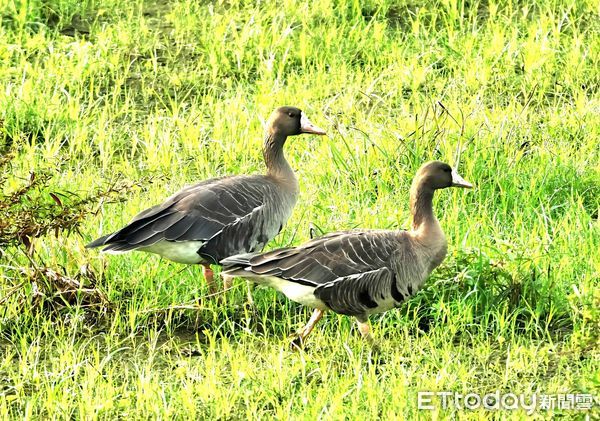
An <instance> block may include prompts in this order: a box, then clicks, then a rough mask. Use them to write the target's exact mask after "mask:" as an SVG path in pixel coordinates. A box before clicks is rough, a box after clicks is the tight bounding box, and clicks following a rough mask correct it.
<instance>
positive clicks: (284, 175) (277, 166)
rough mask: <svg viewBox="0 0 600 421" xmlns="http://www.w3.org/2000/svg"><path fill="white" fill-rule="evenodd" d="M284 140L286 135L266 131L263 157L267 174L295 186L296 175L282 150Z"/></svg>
mask: <svg viewBox="0 0 600 421" xmlns="http://www.w3.org/2000/svg"><path fill="white" fill-rule="evenodd" d="M286 140H287V136H285V135H282V134H279V133H277V132H268V133H267V135H266V136H265V142H264V145H263V157H264V160H265V165H266V166H267V175H269V176H271V177H273V178H275V179H276V180H279V181H281V182H284V183H286V184H289V185H290V186H295V188H297V184H298V183H297V180H296V176H295V174H294V171H293V170H292V167H291V166H290V164H289V163H288V162H287V160H286V159H285V154H284V152H283V146H284V144H285V141H286Z"/></svg>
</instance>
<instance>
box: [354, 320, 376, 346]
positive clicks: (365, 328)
mask: <svg viewBox="0 0 600 421" xmlns="http://www.w3.org/2000/svg"><path fill="white" fill-rule="evenodd" d="M356 324H357V325H358V331H359V332H360V334H361V336H362V337H363V339H364V340H365V341H367V343H368V344H369V345H370V346H371V348H372V350H373V351H374V352H379V346H378V345H377V342H376V341H375V338H374V337H373V335H372V334H371V327H370V326H369V321H368V320H367V321H366V322H361V321H360V320H356Z"/></svg>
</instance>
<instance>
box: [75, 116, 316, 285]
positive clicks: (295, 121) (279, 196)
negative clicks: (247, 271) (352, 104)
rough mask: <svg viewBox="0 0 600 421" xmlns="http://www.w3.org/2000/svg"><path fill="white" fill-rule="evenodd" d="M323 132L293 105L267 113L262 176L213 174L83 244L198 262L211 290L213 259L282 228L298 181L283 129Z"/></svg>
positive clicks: (257, 245) (244, 249)
mask: <svg viewBox="0 0 600 421" xmlns="http://www.w3.org/2000/svg"><path fill="white" fill-rule="evenodd" d="M302 133H311V134H316V135H324V134H325V131H323V130H322V129H320V128H319V127H317V126H315V125H313V124H312V123H311V122H310V121H309V120H308V118H307V117H306V115H305V114H304V113H303V112H302V111H301V110H299V109H298V108H295V107H280V108H278V109H276V110H275V111H274V112H273V113H272V114H271V117H270V118H269V120H268V124H267V131H266V136H265V142H264V146H263V156H264V160H265V164H266V166H267V174H266V175H238V176H228V177H219V178H212V179H210V180H205V181H202V182H200V183H198V184H195V185H192V186H188V187H185V188H184V189H183V190H181V191H179V192H178V193H175V194H174V195H173V196H171V197H169V198H168V199H167V200H166V201H165V202H164V203H162V204H160V205H156V206H154V207H151V208H149V209H146V210H145V211H143V212H141V213H139V214H138V215H136V216H135V217H134V218H133V220H132V221H131V222H130V223H129V224H128V225H126V226H125V227H123V228H121V229H120V230H118V231H116V232H114V233H112V234H108V235H105V236H103V237H100V238H98V239H97V240H95V241H92V242H91V243H89V244H88V245H87V246H86V247H88V248H92V247H99V246H106V247H104V249H103V251H105V252H109V253H122V252H127V251H130V250H140V251H145V252H150V253H156V254H159V255H161V256H163V257H165V258H167V259H170V260H173V261H175V262H180V263H187V264H196V263H199V264H202V265H203V270H204V277H205V278H206V281H207V283H208V286H209V290H210V292H211V293H214V292H216V286H215V283H214V280H213V272H212V270H211V268H210V265H211V264H217V263H218V262H219V261H220V260H222V259H224V258H226V257H228V256H231V255H234V254H239V253H248V252H254V251H260V250H262V248H263V247H264V246H265V244H266V243H267V242H269V241H270V240H271V239H272V238H273V237H275V236H276V235H277V234H278V233H279V231H280V230H281V229H282V227H283V225H284V224H285V223H286V222H287V220H288V218H289V217H290V215H291V213H292V210H293V208H294V205H295V204H296V201H297V199H298V180H297V179H296V176H295V175H294V172H293V170H292V168H291V167H290V165H289V164H288V162H287V161H286V159H285V156H284V154H283V145H284V144H285V141H286V139H287V137H288V136H294V135H299V134H302Z"/></svg>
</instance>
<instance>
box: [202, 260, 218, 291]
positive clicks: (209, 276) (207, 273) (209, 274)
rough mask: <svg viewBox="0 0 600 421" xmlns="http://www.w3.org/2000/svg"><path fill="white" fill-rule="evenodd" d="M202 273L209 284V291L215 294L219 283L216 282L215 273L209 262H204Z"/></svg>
mask: <svg viewBox="0 0 600 421" xmlns="http://www.w3.org/2000/svg"><path fill="white" fill-rule="evenodd" d="M202 274H203V275H204V279H206V284H207V285H208V292H209V293H210V294H215V293H216V292H217V284H216V283H215V279H214V274H213V271H212V269H211V268H210V265H209V264H204V263H202Z"/></svg>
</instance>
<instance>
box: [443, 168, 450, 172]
mask: <svg viewBox="0 0 600 421" xmlns="http://www.w3.org/2000/svg"><path fill="white" fill-rule="evenodd" d="M444 172H452V169H450V168H444Z"/></svg>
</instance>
